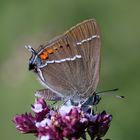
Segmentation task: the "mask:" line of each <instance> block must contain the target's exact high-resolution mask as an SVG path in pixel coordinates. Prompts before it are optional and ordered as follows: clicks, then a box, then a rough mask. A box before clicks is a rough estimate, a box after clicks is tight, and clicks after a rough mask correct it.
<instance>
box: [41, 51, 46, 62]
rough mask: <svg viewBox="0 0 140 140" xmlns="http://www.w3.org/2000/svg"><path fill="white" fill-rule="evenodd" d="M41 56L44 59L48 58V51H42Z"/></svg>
mask: <svg viewBox="0 0 140 140" xmlns="http://www.w3.org/2000/svg"><path fill="white" fill-rule="evenodd" d="M40 58H41V59H42V60H46V59H47V58H48V54H47V52H42V53H41V54H40Z"/></svg>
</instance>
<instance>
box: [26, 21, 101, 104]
mask: <svg viewBox="0 0 140 140" xmlns="http://www.w3.org/2000/svg"><path fill="white" fill-rule="evenodd" d="M26 48H27V49H28V50H29V51H30V52H31V53H32V56H31V58H30V59H29V70H32V71H34V72H35V73H36V74H37V75H38V78H39V79H40V81H41V83H42V84H43V85H45V87H46V89H42V90H38V91H37V92H36V95H37V96H39V97H43V98H45V99H47V100H64V99H67V98H70V99H71V100H72V101H74V102H77V101H78V102H79V101H80V102H84V101H85V100H86V101H88V103H89V99H90V98H89V97H92V104H97V102H98V101H99V98H97V97H98V96H97V95H96V88H97V85H98V82H99V69H100V48H101V38H100V31H99V26H98V24H97V22H96V20H94V19H89V20H85V21H83V22H81V23H79V24H77V25H76V26H74V27H72V28H71V29H69V30H68V31H67V32H65V33H64V34H62V35H60V36H58V37H56V38H54V39H52V40H51V41H49V42H47V43H46V44H45V45H40V46H39V47H38V48H37V49H36V50H35V49H33V48H32V47H31V46H30V45H28V46H26ZM90 101H91V100H90Z"/></svg>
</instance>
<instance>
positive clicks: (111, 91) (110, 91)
mask: <svg viewBox="0 0 140 140" xmlns="http://www.w3.org/2000/svg"><path fill="white" fill-rule="evenodd" d="M118 90H119V89H118V88H115V89H111V90H105V91H100V92H97V95H98V94H99V95H110V94H114V92H115V91H118ZM115 97H117V98H120V99H123V98H125V97H124V96H121V95H115Z"/></svg>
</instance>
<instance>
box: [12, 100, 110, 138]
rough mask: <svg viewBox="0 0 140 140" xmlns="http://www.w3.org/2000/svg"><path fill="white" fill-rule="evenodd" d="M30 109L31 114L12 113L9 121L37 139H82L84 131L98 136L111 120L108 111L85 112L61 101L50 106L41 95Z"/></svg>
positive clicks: (91, 135)
mask: <svg viewBox="0 0 140 140" xmlns="http://www.w3.org/2000/svg"><path fill="white" fill-rule="evenodd" d="M31 109H32V111H33V113H34V114H33V115H32V114H31V113H25V114H21V115H16V116H15V117H14V119H13V122H14V123H15V125H16V128H17V130H19V131H20V132H21V133H33V134H34V135H35V136H36V137H38V139H40V140H56V139H57V140H64V139H65V138H67V139H69V140H78V139H79V138H83V139H86V133H88V134H89V136H90V137H91V140H95V139H100V138H102V137H103V136H104V135H105V134H106V132H107V130H108V129H109V125H110V122H111V120H112V115H110V114H107V113H106V112H105V111H103V112H101V113H98V114H94V113H91V112H90V113H88V112H86V111H85V109H83V107H79V106H74V105H67V104H64V105H61V106H60V107H59V108H57V109H54V108H51V107H50V106H48V105H47V104H46V102H45V100H44V99H37V100H36V101H35V104H34V105H32V107H31ZM93 112H94V111H93Z"/></svg>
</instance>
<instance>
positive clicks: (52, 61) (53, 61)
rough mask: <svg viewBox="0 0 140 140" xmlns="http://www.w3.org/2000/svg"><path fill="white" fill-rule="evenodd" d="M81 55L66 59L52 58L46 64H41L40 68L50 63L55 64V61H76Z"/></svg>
mask: <svg viewBox="0 0 140 140" xmlns="http://www.w3.org/2000/svg"><path fill="white" fill-rule="evenodd" d="M81 57H82V56H81V55H75V56H74V57H72V58H64V59H60V60H51V61H49V60H48V61H46V63H45V64H44V65H41V66H39V68H43V67H45V66H47V65H48V64H53V63H61V62H65V61H74V60H75V59H76V58H81Z"/></svg>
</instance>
